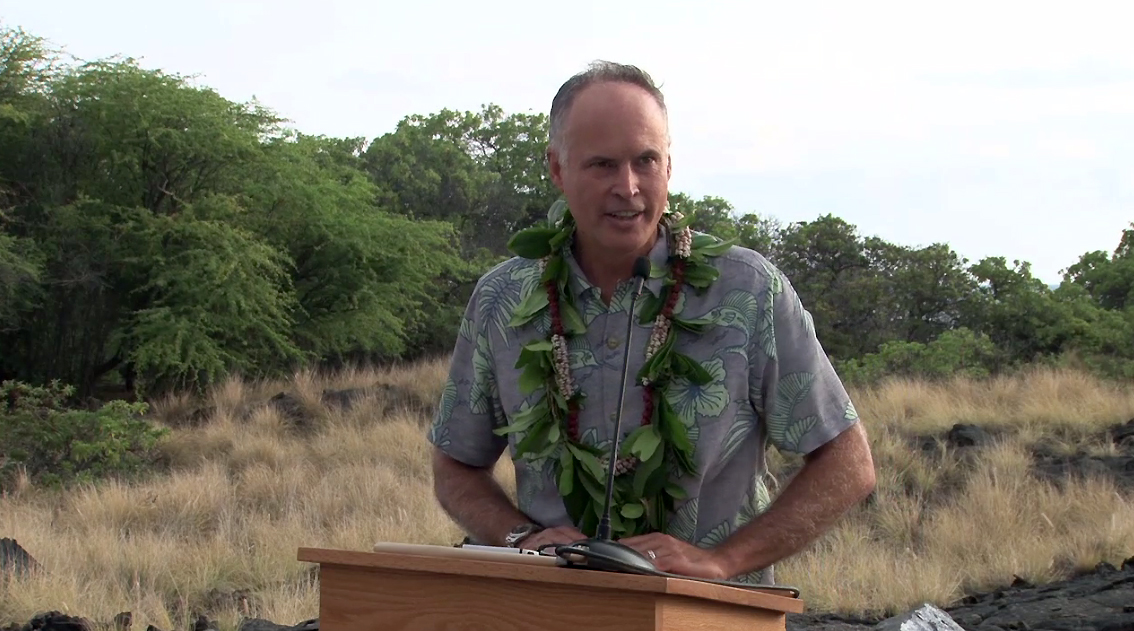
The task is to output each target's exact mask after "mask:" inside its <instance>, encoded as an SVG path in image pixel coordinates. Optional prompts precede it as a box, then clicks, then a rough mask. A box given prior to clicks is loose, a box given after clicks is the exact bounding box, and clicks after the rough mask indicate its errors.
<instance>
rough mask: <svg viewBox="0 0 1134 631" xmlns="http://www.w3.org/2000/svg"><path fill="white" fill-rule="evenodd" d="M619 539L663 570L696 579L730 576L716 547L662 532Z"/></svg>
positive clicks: (726, 577)
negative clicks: (712, 547)
mask: <svg viewBox="0 0 1134 631" xmlns="http://www.w3.org/2000/svg"><path fill="white" fill-rule="evenodd" d="M618 542H619V543H622V544H625V545H627V546H629V547H631V548H633V549H635V550H637V551H638V552H641V553H642V554H644V555H645V556H646V558H647V559H649V560H650V561H651V562H652V563H653V564H654V567H656V568H657V569H659V570H661V571H662V572H671V573H673V574H681V575H682V576H691V577H697V578H710V579H728V578H729V577H728V575H727V570H726V569H725V566H724V562H723V561H722V560H721V559H720V557H719V555H718V554H717V553H716V552H715V551H714V550H712V549H705V548H698V547H697V546H695V545H692V544H689V543H686V542H684V541H681V540H678V539H674V538H673V537H671V536H669V535H666V534H662V533H660V532H651V533H647V534H644V535H637V536H634V537H627V538H625V539H619V540H618ZM651 552H653V556H652V557H651V555H650V553H651Z"/></svg>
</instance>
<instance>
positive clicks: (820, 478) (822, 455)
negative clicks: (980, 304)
mask: <svg viewBox="0 0 1134 631" xmlns="http://www.w3.org/2000/svg"><path fill="white" fill-rule="evenodd" d="M874 484H875V476H874V461H873V458H872V457H871V454H870V445H869V443H868V442H867V439H866V432H865V431H864V430H863V428H862V423H861V421H860V422H858V423H855V424H854V425H852V426H851V427H850V428H848V429H847V430H846V431H844V432H843V433H841V434H839V435H838V436H837V437H835V438H834V439H833V440H831V441H830V442H828V443H827V444H825V445H823V446H822V447H819V448H818V449H816V450H815V451H813V452H812V453H810V454H808V455H807V456H806V458H805V461H804V465H803V467H802V468H801V469H800V470H799V472H798V473H797V474H796V475H795V477H793V478H792V480H791V482H790V483H789V484H788V485H787V487H786V488H785V489H784V490H783V492H782V493H781V494H780V495H779V496H778V497H777V498H776V500H775V501H774V502H772V504H771V506H769V507H768V509H767V510H766V511H764V512H763V513H762V514H760V515H759V516H757V517H756V519H754V520H753V521H752V522H750V523H748V524H746V525H745V526H744V527H742V528H740V529H739V530H737V531H736V532H735V533H734V534H733V535H732V536H731V537H729V538H728V539H727V540H725V541H724V542H723V543H721V544H720V545H719V546H717V547H716V548H715V549H714V556H716V557H717V559H718V561H719V563H720V564H721V567H722V569H723V570H724V573H725V575H726V576H729V577H734V576H740V575H742V574H747V573H749V572H753V571H756V570H760V569H763V568H765V567H768V566H769V565H772V564H774V563H776V562H778V561H780V560H782V559H784V558H787V557H789V556H792V555H794V554H796V553H797V552H799V551H801V550H803V549H804V548H805V547H807V546H808V545H809V544H811V543H812V542H813V541H815V540H816V539H817V538H818V537H819V536H820V535H822V534H823V533H824V532H825V531H826V530H828V529H829V528H831V527H832V526H833V525H834V523H835V522H836V521H837V520H838V519H839V518H840V517H842V516H843V515H844V514H845V513H846V512H847V511H848V510H850V509H851V508H852V507H853V506H854V505H856V504H858V503H859V502H861V501H863V500H864V499H865V498H866V497H867V496H868V495H869V494H870V492H871V491H873V490H874Z"/></svg>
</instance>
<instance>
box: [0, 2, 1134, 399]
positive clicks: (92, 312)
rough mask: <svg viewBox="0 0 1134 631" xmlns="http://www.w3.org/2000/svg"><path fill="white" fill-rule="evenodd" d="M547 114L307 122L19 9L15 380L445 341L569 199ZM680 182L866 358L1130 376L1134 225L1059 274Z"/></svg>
mask: <svg viewBox="0 0 1134 631" xmlns="http://www.w3.org/2000/svg"><path fill="white" fill-rule="evenodd" d="M547 132H548V118H547V116H546V115H544V114H524V113H512V114H509V113H505V112H504V111H503V109H502V108H501V107H499V106H497V105H491V104H489V105H484V106H482V107H481V108H480V109H479V111H471V112H459V111H454V110H451V109H443V110H441V111H439V112H435V113H431V114H410V115H407V116H406V117H405V118H403V119H402V120H401V121H400V122H399V124H398V125H397V127H396V128H395V129H394V130H392V131H390V132H389V133H384V134H379V135H377V137H374V138H373V139H371V140H368V139H366V138H325V137H319V136H308V135H304V134H301V133H298V132H296V131H294V130H290V129H287V128H285V127H284V126H283V121H282V120H281V119H280V118H279V117H278V116H276V115H275V114H274V113H273V112H271V111H270V110H268V109H266V108H264V107H262V106H261V105H259V104H258V103H256V102H250V103H237V102H233V101H230V100H228V99H226V98H224V97H222V96H221V95H219V94H218V93H217V92H216V91H214V90H212V89H209V88H207V87H203V86H200V85H197V84H196V83H195V82H194V81H192V80H190V79H189V78H186V77H182V76H179V75H175V74H169V73H165V72H162V71H158V70H151V69H146V68H143V67H141V66H139V65H138V63H137V62H135V61H134V60H132V59H129V58H126V59H119V58H112V59H104V60H97V61H93V62H89V63H79V64H75V65H69V64H64V63H62V62H61V61H60V59H59V58H58V57H57V56H56V55H55V53H54V52H53V51H51V50H49V49H48V47H47V46H46V44H45V43H44V41H43V40H42V39H40V38H37V37H35V36H33V35H30V34H28V33H25V32H23V31H20V30H16V29H8V28H4V27H3V25H0V348H2V349H3V352H0V379H19V380H21V381H23V382H26V383H49V382H51V381H52V380H60V381H62V382H65V383H69V384H74V386H75V389H76V392H78V393H79V394H81V395H87V394H90V393H92V392H94V391H95V390H96V389H97V388H98V387H99V386H100V385H102V384H108V383H113V384H120V383H124V384H125V385H126V386H127V387H130V388H133V389H134V390H135V391H136V392H137V394H139V395H141V396H143V397H148V396H153V395H156V394H158V393H160V392H161V391H163V390H166V389H181V388H193V389H197V390H200V389H202V388H205V387H207V386H209V385H210V384H213V383H216V382H217V381H218V380H220V379H223V378H224V377H226V376H227V375H229V374H232V373H233V372H237V371H239V372H240V373H242V374H244V375H246V376H249V377H257V376H275V375H281V374H286V373H287V372H288V371H290V370H293V369H294V368H295V367H297V366H298V365H300V364H323V365H339V364H342V363H345V362H351V361H360V362H366V361H386V360H393V359H411V358H413V357H416V356H419V355H421V354H425V353H430V354H433V353H442V352H446V351H448V350H449V349H450V348H451V347H452V340H453V339H454V336H455V335H456V333H457V329H458V326H459V322H460V317H461V313H462V312H463V309H464V305H465V302H466V301H467V299H468V296H469V293H470V292H471V290H472V287H473V285H474V284H475V282H476V280H477V278H478V277H479V276H480V275H481V274H482V273H484V271H486V270H487V269H488V268H489V267H491V266H492V265H495V264H497V263H498V262H500V261H501V260H502V259H503V258H504V257H506V256H509V255H510V253H509V251H508V243H509V239H510V238H511V237H512V235H514V234H516V233H517V231H519V230H521V229H523V228H527V227H531V226H537V225H542V223H543V221H544V217H545V214H546V211H547V208H548V207H549V206H551V205H552V203H553V202H555V201H556V200H557V199H558V198H559V191H558V190H556V188H555V186H554V185H553V183H552V182H551V181H550V178H549V174H548V170H547V164H546V159H545V151H546V138H547ZM669 203H670V207H671V208H672V209H673V210H676V211H680V212H681V213H682V214H683V215H685V216H686V217H687V218H688V221H689V222H690V225H691V227H692V228H693V229H694V230H696V231H698V232H704V233H708V234H712V235H714V236H716V237H720V238H722V239H725V240H730V241H734V242H735V243H737V244H739V245H741V246H744V247H748V248H752V249H754V250H756V251H758V252H760V253H762V254H764V255H765V256H767V257H768V258H769V259H770V260H771V261H772V262H773V263H774V264H775V265H777V266H778V267H779V268H780V269H781V270H782V271H783V272H784V273H785V274H786V276H787V277H788V278H790V279H791V282H792V284H793V286H794V287H795V288H796V290H797V291H798V293H799V295H800V297H801V298H802V300H803V303H804V305H805V306H806V307H807V308H808V309H809V311H810V312H811V314H812V316H813V321H814V326H815V334H816V335H817V336H818V338H819V340H820V341H821V342H822V344H823V347H824V349H825V350H826V351H827V353H828V354H829V355H830V356H831V357H832V358H833V359H834V360H835V362H836V363H837V364H838V365H839V366H840V370H842V371H843V372H845V373H846V374H847V375H848V378H849V379H851V380H868V379H875V378H878V377H880V376H884V375H894V374H909V375H920V376H926V377H935V376H940V375H945V374H951V373H952V372H956V371H965V372H968V373H969V374H974V375H976V374H993V373H997V372H1000V371H1004V370H1012V369H1014V368H1015V367H1017V366H1020V365H1022V364H1024V363H1028V362H1036V361H1043V362H1070V361H1074V362H1077V365H1080V366H1084V367H1087V368H1089V369H1090V370H1093V371H1095V372H1098V373H1099V374H1103V375H1107V376H1112V377H1115V378H1130V377H1131V376H1134V224H1132V225H1131V229H1128V230H1125V231H1123V233H1122V235H1121V236H1120V238H1119V241H1118V244H1117V246H1116V247H1115V248H1114V249H1113V251H1111V252H1104V251H1097V252H1088V253H1085V254H1083V255H1082V256H1081V257H1079V259H1078V261H1076V262H1074V264H1072V265H1070V266H1069V267H1068V269H1067V271H1066V273H1065V275H1064V278H1063V283H1062V284H1061V285H1060V286H1059V287H1058V288H1055V289H1053V288H1051V287H1048V286H1046V285H1045V284H1044V283H1043V282H1041V281H1040V280H1039V279H1036V278H1034V277H1033V276H1032V275H1031V271H1030V268H1029V266H1028V264H1027V263H1026V262H1021V261H1012V262H1009V261H1007V260H1006V259H1004V258H1000V257H989V258H986V259H983V260H980V261H977V262H974V263H970V262H969V261H967V260H964V259H962V258H961V257H959V256H958V255H957V254H956V253H955V252H954V251H953V250H952V249H951V248H950V247H949V246H948V245H947V244H943V243H933V244H929V245H926V246H919V247H907V246H902V245H898V244H893V243H889V242H886V241H885V240H883V239H879V238H877V237H871V236H863V235H860V234H858V230H857V228H856V227H855V226H853V225H851V224H849V223H848V222H846V221H844V220H842V219H840V218H838V217H834V216H832V215H824V216H820V217H817V218H815V219H814V220H812V221H802V222H794V223H790V224H787V225H781V224H780V223H779V222H777V221H776V220H775V219H773V218H770V217H766V216H763V215H759V214H756V213H750V212H744V211H738V210H737V209H736V208H734V207H733V206H732V204H731V203H730V202H728V201H727V200H725V199H723V198H720V197H716V196H712V195H706V196H702V197H701V198H699V199H694V198H693V197H691V196H689V195H686V194H684V193H681V192H676V191H674V192H671V193H670V196H669ZM519 245H520V246H521V247H524V244H519ZM536 247H539V246H538V244H537V246H536ZM711 277H712V270H711V268H708V267H705V266H699V265H693V266H692V267H691V268H690V269H689V271H688V278H690V279H691V280H692V281H694V282H696V283H698V284H704V283H705V282H708V281H709V280H711ZM536 307H538V305H536V306H533V308H536ZM679 325H682V326H694V325H695V323H683V324H682V323H679Z"/></svg>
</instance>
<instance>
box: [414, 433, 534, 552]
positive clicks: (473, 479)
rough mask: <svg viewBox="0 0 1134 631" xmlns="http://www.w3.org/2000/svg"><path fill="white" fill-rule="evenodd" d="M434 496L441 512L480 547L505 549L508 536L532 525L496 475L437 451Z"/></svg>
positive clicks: (434, 462)
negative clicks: (515, 504)
mask: <svg viewBox="0 0 1134 631" xmlns="http://www.w3.org/2000/svg"><path fill="white" fill-rule="evenodd" d="M433 492H434V494H435V495H436V497H437V501H438V502H439V503H440V504H441V508H443V509H444V510H445V512H446V513H448V514H449V516H450V517H451V518H452V519H453V521H455V522H457V525H458V526H460V527H461V528H462V529H463V530H464V531H465V532H466V533H468V534H469V536H470V537H472V538H473V539H474V540H476V542H477V543H480V544H483V545H493V546H503V545H504V536H505V535H507V534H508V532H509V531H511V530H512V528H514V527H515V526H517V525H519V524H521V523H523V522H525V521H529V520H528V517H527V516H526V515H524V514H523V513H521V512H520V511H519V510H517V509H516V507H515V506H514V505H513V504H512V500H511V499H509V498H508V495H507V494H506V493H505V492H504V489H503V488H501V486H500V483H499V482H497V481H496V478H494V477H493V475H492V467H473V466H470V465H467V464H465V463H463V462H461V461H459V460H454V459H453V458H451V457H449V456H447V455H445V453H444V452H443V451H441V449H439V448H437V447H434V448H433Z"/></svg>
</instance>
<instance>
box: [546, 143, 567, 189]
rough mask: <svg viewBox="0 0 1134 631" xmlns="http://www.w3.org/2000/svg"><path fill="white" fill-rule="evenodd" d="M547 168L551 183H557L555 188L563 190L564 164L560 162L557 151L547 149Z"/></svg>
mask: <svg viewBox="0 0 1134 631" xmlns="http://www.w3.org/2000/svg"><path fill="white" fill-rule="evenodd" d="M547 168H548V172H549V173H550V175H551V181H552V182H554V183H555V187H556V188H558V189H559V190H561V191H562V190H563V164H562V163H560V162H559V152H558V151H556V150H555V149H553V148H551V147H548V148H547Z"/></svg>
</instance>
